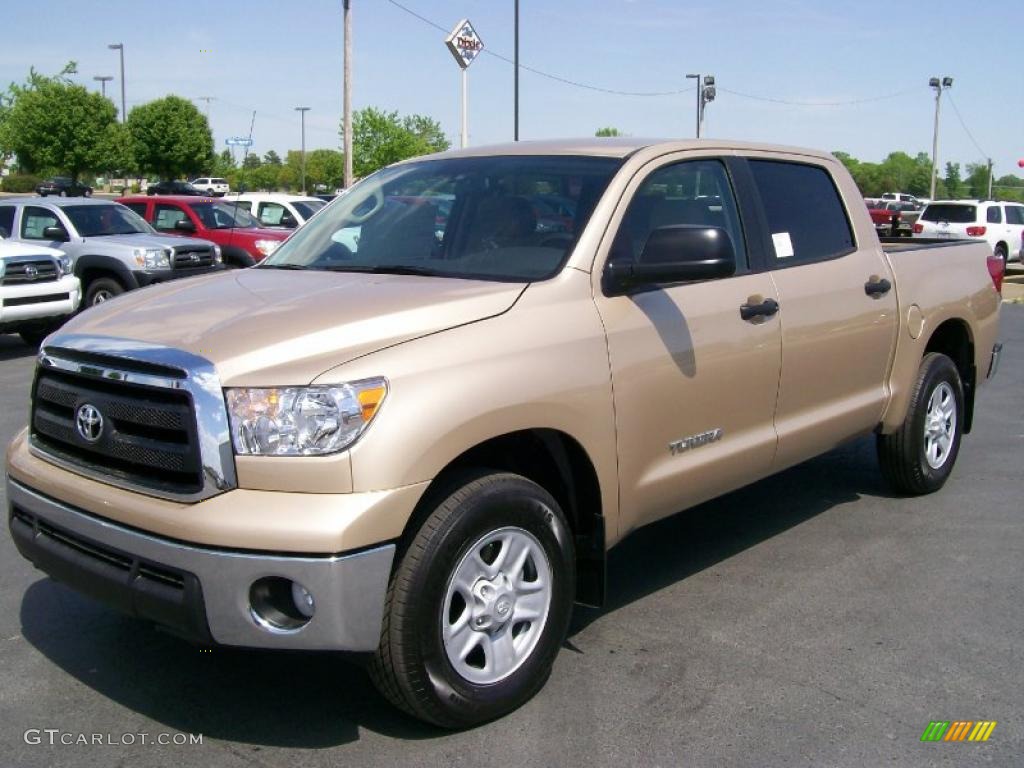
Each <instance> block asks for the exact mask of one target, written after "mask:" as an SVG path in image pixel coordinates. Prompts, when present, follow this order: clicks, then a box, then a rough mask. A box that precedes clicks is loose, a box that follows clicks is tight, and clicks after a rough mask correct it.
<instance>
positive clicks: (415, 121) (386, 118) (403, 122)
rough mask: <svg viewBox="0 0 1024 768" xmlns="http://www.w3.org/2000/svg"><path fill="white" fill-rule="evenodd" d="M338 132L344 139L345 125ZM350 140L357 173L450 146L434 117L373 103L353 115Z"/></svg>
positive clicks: (367, 172) (354, 168)
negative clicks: (402, 113)
mask: <svg viewBox="0 0 1024 768" xmlns="http://www.w3.org/2000/svg"><path fill="white" fill-rule="evenodd" d="M341 136H342V138H343V139H344V126H342V132H341ZM352 144H353V150H352V151H353V155H352V167H353V171H354V172H355V175H356V176H359V177H363V176H367V175H369V174H371V173H373V172H374V171H376V170H377V169H379V168H383V167H384V166H385V165H390V164H391V163H396V162H398V161H399V160H405V159H406V158H409V157H416V156H418V155H426V154H429V153H431V152H443V151H444V150H446V149H448V148H449V147H450V146H451V144H450V142H449V141H448V139H447V138H446V137H445V135H444V132H443V131H442V130H441V125H440V123H438V122H437V121H436V120H433V119H432V118H429V117H425V116H423V115H407V116H405V117H400V116H399V114H398V112H384V111H381V110H378V109H374V108H373V107H367V108H366V109H360V110H358V111H357V112H356V113H355V114H354V115H353V116H352ZM307 172H308V167H307Z"/></svg>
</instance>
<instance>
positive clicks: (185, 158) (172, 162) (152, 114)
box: [128, 96, 213, 179]
mask: <svg viewBox="0 0 1024 768" xmlns="http://www.w3.org/2000/svg"><path fill="white" fill-rule="evenodd" d="M128 132H129V133H130V134H131V144H132V151H133V153H134V155H135V160H136V163H137V164H138V166H139V169H140V170H142V171H143V172H144V173H156V174H157V175H159V176H160V177H161V178H163V179H176V178H180V177H192V176H195V175H198V174H200V173H202V171H203V169H204V168H206V167H207V166H208V164H209V162H210V157H211V156H212V155H213V135H212V134H211V133H210V125H209V123H207V121H206V117H204V116H203V113H202V112H200V111H199V110H198V109H197V108H196V106H195V105H194V104H193V103H192V102H191V101H188V100H187V99H182V98H180V97H178V96H165V97H164V98H162V99H157V100H156V101H151V102H149V103H148V104H143V105H141V106H138V107H135V108H134V109H133V110H132V111H131V112H129V113H128Z"/></svg>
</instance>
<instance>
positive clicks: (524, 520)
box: [370, 471, 575, 728]
mask: <svg viewBox="0 0 1024 768" xmlns="http://www.w3.org/2000/svg"><path fill="white" fill-rule="evenodd" d="M447 489H448V491H447V492H440V493H437V494H435V495H434V496H433V500H434V501H436V502H437V504H436V506H434V508H433V511H432V512H430V514H429V516H428V517H427V518H426V520H424V522H423V524H422V525H421V526H420V528H419V530H417V531H416V532H415V533H414V534H413V535H412V538H411V540H410V541H407V542H406V545H405V546H404V547H402V548H401V549H400V550H399V552H398V554H397V555H396V565H395V567H394V569H393V572H392V575H391V582H390V584H389V587H388V592H387V598H386V602H385V607H384V622H383V626H382V629H381V637H380V645H379V646H378V649H377V652H376V654H375V655H374V657H373V659H372V661H371V663H370V676H371V678H372V679H373V682H374V684H375V685H376V686H377V688H378V690H380V692H381V693H382V694H383V695H384V696H385V698H387V699H388V700H389V701H390V702H391V703H392V704H394V705H395V706H397V707H399V708H400V709H402V710H404V711H406V712H408V713H409V714H411V715H413V716H414V717H417V718H419V719H421V720H425V721H427V722H430V723H434V724H435V725H439V726H441V727H444V728H466V727H469V726H472V725H477V724H479V723H483V722H486V721H488V720H493V719H494V718H496V717H500V716H501V715H504V714H506V713H508V712H511V711H512V710H514V709H516V708H517V707H519V706H521V705H522V704H523V703H525V702H526V701H528V700H529V699H530V698H531V697H532V696H533V695H534V694H536V693H537V691H539V690H540V689H541V687H542V686H543V685H544V683H545V682H546V680H547V678H548V675H549V674H550V672H551V665H552V663H553V662H554V659H555V656H556V655H557V654H558V650H559V648H560V647H561V644H562V642H563V640H564V639H565V635H566V632H567V631H568V628H569V619H570V616H571V613H572V604H573V598H574V594H575V560H574V555H573V544H572V535H571V533H570V530H569V526H568V524H567V523H566V521H565V517H564V516H563V514H562V511H561V509H560V508H559V506H558V503H557V502H556V501H555V500H554V498H552V496H551V494H549V493H548V492H547V491H545V490H544V489H543V488H541V487H540V486H539V485H537V484H536V483H534V482H532V481H530V480H527V479H526V478H525V477H521V476H519V475H514V474H509V473H493V472H486V471H481V472H477V473H474V474H470V475H466V476H463V477H461V478H459V479H458V480H457V481H456V482H454V483H453V484H451V485H448V486H447ZM508 527H515V528H516V529H521V530H525V531H526V532H528V533H529V534H530V535H531V536H532V537H534V539H535V540H536V542H538V543H539V544H540V546H541V547H542V549H543V553H544V555H545V556H546V558H547V560H548V564H549V565H550V568H551V575H552V589H551V600H550V604H549V605H550V607H549V609H548V613H547V617H546V620H545V622H544V624H543V628H542V629H541V631H540V634H539V636H538V639H537V641H536V645H534V646H533V649H532V651H530V652H529V654H528V655H527V656H526V657H525V658H524V659H523V660H522V661H521V662H520V666H518V667H517V668H516V669H515V670H514V671H512V672H510V674H509V675H508V676H507V677H505V678H503V679H501V680H498V681H497V682H494V683H493V684H489V685H478V684H474V683H472V682H470V681H469V680H468V679H466V678H465V677H463V676H461V675H460V674H459V673H458V672H457V671H456V670H455V668H454V667H453V666H452V664H451V662H450V661H449V658H448V656H447V653H446V651H445V648H444V642H443V639H442V632H443V624H442V622H443V621H444V614H445V612H444V608H443V606H444V605H445V599H446V593H447V589H448V584H449V580H450V579H451V578H452V574H453V573H454V570H455V569H456V568H457V567H458V565H459V563H461V562H462V561H463V558H464V557H465V556H466V555H467V553H468V552H469V550H470V547H471V546H472V545H473V544H474V543H475V542H479V541H480V539H481V537H483V536H486V535H488V534H489V533H490V532H492V531H498V530H499V529H502V528H508ZM511 629H514V628H510V631H511Z"/></svg>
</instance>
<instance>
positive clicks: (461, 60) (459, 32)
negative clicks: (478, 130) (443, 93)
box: [444, 19, 484, 147]
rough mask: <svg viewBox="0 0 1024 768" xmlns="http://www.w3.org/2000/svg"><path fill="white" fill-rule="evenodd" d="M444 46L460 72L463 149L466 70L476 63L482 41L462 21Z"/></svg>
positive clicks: (466, 131)
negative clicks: (453, 58)
mask: <svg viewBox="0 0 1024 768" xmlns="http://www.w3.org/2000/svg"><path fill="white" fill-rule="evenodd" d="M444 42H445V45H447V46H448V50H449V51H451V54H452V56H454V57H455V63H456V64H458V65H459V69H461V70H462V141H461V145H462V146H463V147H467V146H469V117H468V115H469V105H468V103H467V102H468V99H469V93H468V85H467V77H466V70H467V69H469V65H470V64H472V63H473V62H474V61H476V58H477V56H479V55H480V54H481V53H482V52H483V50H484V41H483V40H481V39H480V36H479V35H478V34H477V33H476V30H475V29H473V25H472V24H470V23H469V19H463V20H462V21H460V22H459V23H458V24H456V25H455V28H454V29H453V30H452V31H451V34H450V35H448V37H447V38H446V39H445V41H444Z"/></svg>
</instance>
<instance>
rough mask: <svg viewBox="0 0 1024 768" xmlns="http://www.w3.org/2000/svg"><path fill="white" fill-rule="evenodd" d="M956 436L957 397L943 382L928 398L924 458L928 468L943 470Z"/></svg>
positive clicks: (925, 418)
mask: <svg viewBox="0 0 1024 768" xmlns="http://www.w3.org/2000/svg"><path fill="white" fill-rule="evenodd" d="M955 435H956V397H955V396H954V395H953V388H952V387H951V386H950V385H949V384H948V383H947V382H942V383H941V384H939V386H937V387H936V388H935V389H934V390H932V394H931V397H929V398H928V409H927V411H926V412H925V417H924V456H925V460H926V461H927V462H928V466H929V467H931V468H932V469H941V468H942V466H943V465H944V464H945V463H946V460H947V459H948V458H949V454H950V451H951V450H952V448H953V437H954V436H955Z"/></svg>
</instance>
